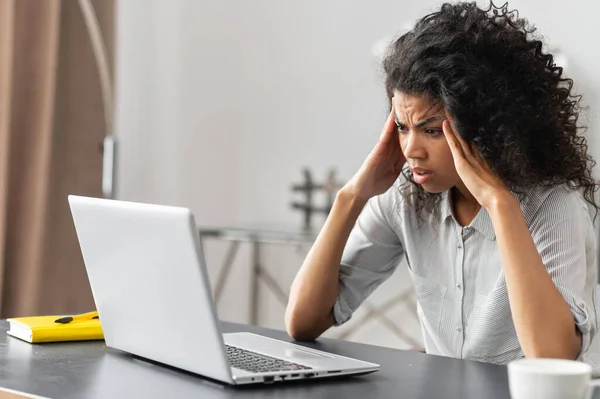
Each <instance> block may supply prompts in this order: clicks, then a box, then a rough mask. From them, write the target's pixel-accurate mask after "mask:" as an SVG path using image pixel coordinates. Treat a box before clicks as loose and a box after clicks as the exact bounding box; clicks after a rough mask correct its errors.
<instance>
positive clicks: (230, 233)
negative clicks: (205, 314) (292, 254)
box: [198, 226, 318, 325]
mask: <svg viewBox="0 0 600 399" xmlns="http://www.w3.org/2000/svg"><path fill="white" fill-rule="evenodd" d="M198 233H199V234H200V241H201V242H203V241H204V240H205V239H207V238H214V239H220V240H226V241H230V242H231V244H230V245H229V247H228V248H227V252H226V255H225V258H224V260H223V264H222V265H221V267H220V269H219V272H218V274H217V277H216V280H215V285H214V287H215V288H214V294H213V295H214V299H215V304H218V303H219V299H220V298H221V295H222V293H223V289H224V288H225V284H226V282H227V279H228V278H229V274H230V271H231V267H232V266H233V262H234V261H235V257H236V254H237V251H238V249H239V246H240V244H241V243H250V244H251V245H252V270H251V272H250V279H251V283H250V284H251V286H250V324H251V325H257V322H258V289H259V287H258V285H259V282H260V281H262V282H263V283H264V284H265V285H266V286H267V288H268V289H269V290H270V291H271V292H272V293H273V295H275V297H276V298H277V300H278V301H279V302H281V304H282V305H283V306H284V307H285V306H287V301H288V294H287V293H286V292H285V290H284V289H282V288H281V286H280V285H279V283H278V282H277V280H276V279H275V278H273V276H272V275H271V274H270V273H269V272H268V271H267V270H266V268H264V267H263V266H262V265H261V258H260V251H261V245H263V244H311V243H312V242H314V240H315V239H316V238H317V235H318V231H314V230H311V231H309V230H303V229H295V228H293V227H289V226H246V227H199V228H198Z"/></svg>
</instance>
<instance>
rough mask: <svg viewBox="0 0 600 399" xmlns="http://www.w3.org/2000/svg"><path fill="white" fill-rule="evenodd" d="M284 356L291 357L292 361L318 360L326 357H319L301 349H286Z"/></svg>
mask: <svg viewBox="0 0 600 399" xmlns="http://www.w3.org/2000/svg"><path fill="white" fill-rule="evenodd" d="M285 356H287V357H293V358H294V359H319V358H322V357H326V356H323V355H319V354H318V353H313V352H308V351H303V350H301V349H286V350H285Z"/></svg>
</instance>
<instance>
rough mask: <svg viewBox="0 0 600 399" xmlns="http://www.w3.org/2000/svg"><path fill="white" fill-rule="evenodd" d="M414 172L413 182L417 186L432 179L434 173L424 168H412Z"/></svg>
mask: <svg viewBox="0 0 600 399" xmlns="http://www.w3.org/2000/svg"><path fill="white" fill-rule="evenodd" d="M410 169H411V170H412V172H413V180H414V181H415V183H417V184H423V183H425V182H427V181H428V180H429V179H431V176H433V172H432V171H430V170H427V169H423V168H410Z"/></svg>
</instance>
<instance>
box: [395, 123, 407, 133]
mask: <svg viewBox="0 0 600 399" xmlns="http://www.w3.org/2000/svg"><path fill="white" fill-rule="evenodd" d="M396 130H397V131H398V132H408V129H407V128H406V126H402V125H396Z"/></svg>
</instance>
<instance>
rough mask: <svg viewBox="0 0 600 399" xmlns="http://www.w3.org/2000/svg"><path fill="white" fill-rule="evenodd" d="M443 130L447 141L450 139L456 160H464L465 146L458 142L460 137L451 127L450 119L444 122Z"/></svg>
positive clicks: (449, 143)
mask: <svg viewBox="0 0 600 399" xmlns="http://www.w3.org/2000/svg"><path fill="white" fill-rule="evenodd" d="M442 130H443V132H444V136H446V141H448V146H449V147H450V151H451V152H452V156H453V157H454V160H455V161H457V160H461V159H463V160H464V159H465V154H464V152H463V148H462V146H461V145H460V143H459V142H458V139H457V137H456V134H454V131H453V130H452V127H450V121H449V120H448V119H446V120H445V121H444V122H442Z"/></svg>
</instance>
